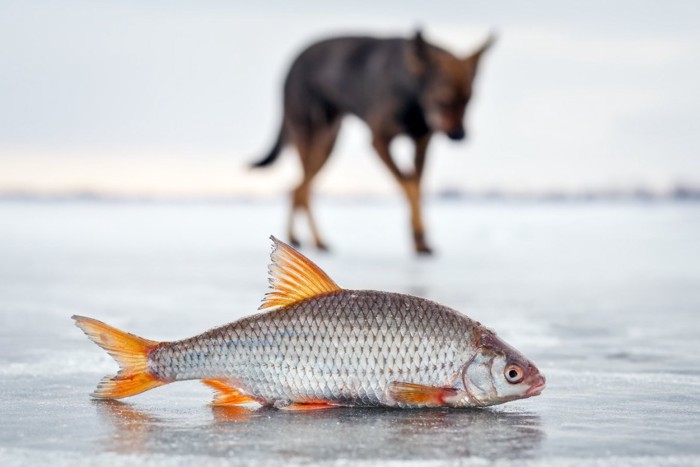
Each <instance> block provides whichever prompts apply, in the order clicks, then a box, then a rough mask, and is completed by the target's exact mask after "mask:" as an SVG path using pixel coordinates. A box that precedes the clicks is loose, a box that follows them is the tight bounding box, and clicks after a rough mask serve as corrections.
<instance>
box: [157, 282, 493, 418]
mask: <svg viewBox="0 0 700 467" xmlns="http://www.w3.org/2000/svg"><path fill="white" fill-rule="evenodd" d="M482 329H483V328H482V327H481V326H480V325H479V323H477V322H475V321H472V320H470V319H469V318H467V317H466V316H464V315H462V314H460V313H458V312H456V311H454V310H452V309H451V308H448V307H445V306H442V305H439V304H437V303H435V302H432V301H429V300H425V299H421V298H417V297H412V296H409V295H401V294H395V293H387V292H376V291H357V290H341V291H334V292H330V293H327V294H324V295H320V296H317V297H313V298H310V299H307V300H303V301H301V302H298V303H295V304H292V305H290V306H288V307H286V308H284V309H283V310H280V311H270V312H267V313H261V314H257V315H254V316H250V317H246V318H243V319H241V320H239V321H236V322H233V323H231V324H228V325H226V326H222V327H219V328H216V329H212V330H210V331H207V332H205V333H203V334H200V335H198V336H195V337H192V338H189V339H184V340H181V341H176V342H168V343H162V344H160V345H159V346H158V347H157V348H156V349H154V350H153V352H152V353H151V355H150V356H149V369H150V371H151V372H152V373H153V374H154V375H155V376H156V377H158V378H162V379H163V380H168V381H176V380H189V379H206V378H221V379H228V380H230V381H232V382H233V383H234V385H235V386H236V387H237V388H239V389H240V390H241V391H242V392H244V393H246V394H248V395H250V396H252V397H254V398H256V399H258V400H260V401H262V402H263V403H265V404H275V405H281V406H283V405H284V404H286V403H289V401H300V400H309V401H315V400H323V401H328V402H332V403H338V404H342V405H353V406H379V405H390V406H405V404H402V403H400V402H396V401H394V400H392V398H391V396H390V395H389V394H388V391H387V387H388V385H389V383H391V382H397V381H398V382H406V383H414V384H420V385H424V386H431V387H453V388H457V389H463V383H462V379H461V373H462V369H463V367H464V366H465V364H467V362H469V360H470V359H471V358H472V356H473V355H474V353H475V351H476V349H475V348H474V347H473V345H474V343H473V339H472V338H471V336H473V335H474V332H475V331H477V332H481V330H482ZM465 402H466V401H465Z"/></svg>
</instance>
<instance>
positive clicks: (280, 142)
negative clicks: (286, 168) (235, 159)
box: [250, 124, 284, 168]
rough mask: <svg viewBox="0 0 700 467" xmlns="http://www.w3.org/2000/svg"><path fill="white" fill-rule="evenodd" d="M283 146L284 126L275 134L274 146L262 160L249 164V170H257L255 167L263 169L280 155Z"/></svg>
mask: <svg viewBox="0 0 700 467" xmlns="http://www.w3.org/2000/svg"><path fill="white" fill-rule="evenodd" d="M283 146H284V124H282V126H281V127H280V131H279V133H278V134H277V140H276V141H275V145H274V146H273V147H272V149H270V152H269V153H267V155H266V156H265V158H264V159H262V160H259V161H258V162H253V163H252V164H250V166H251V168H257V167H265V166H267V165H270V164H272V163H273V162H274V161H275V159H277V156H279V155H280V152H282V147H283Z"/></svg>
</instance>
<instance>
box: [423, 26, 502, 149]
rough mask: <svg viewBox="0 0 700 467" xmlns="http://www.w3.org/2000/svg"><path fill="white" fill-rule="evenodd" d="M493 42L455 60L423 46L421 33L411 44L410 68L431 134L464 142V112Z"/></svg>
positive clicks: (433, 48)
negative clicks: (484, 57)
mask: <svg viewBox="0 0 700 467" xmlns="http://www.w3.org/2000/svg"><path fill="white" fill-rule="evenodd" d="M494 41H495V36H494V35H493V34H491V35H490V36H489V38H488V39H486V41H485V42H484V43H483V44H482V45H481V47H479V48H478V49H477V50H476V51H475V52H473V53H472V54H470V55H468V56H467V57H464V58H458V57H455V56H454V55H452V54H451V53H449V52H447V51H446V50H443V49H441V48H439V47H436V46H434V45H431V44H429V43H428V42H426V41H425V39H423V36H422V34H421V32H420V31H418V32H417V33H416V36H415V37H414V38H413V39H411V40H410V42H409V64H410V68H411V70H412V71H413V72H414V73H415V74H416V75H417V76H418V77H419V79H420V80H421V82H422V93H421V97H420V99H421V105H422V107H423V110H424V111H425V117H426V121H427V122H428V126H430V128H431V129H432V130H433V131H439V132H442V133H445V134H446V135H447V136H448V137H449V138H450V139H453V140H461V139H464V137H465V136H466V130H465V129H464V112H465V110H466V108H467V105H468V104H469V100H470V99H471V96H472V83H473V81H474V77H475V76H476V71H477V67H478V65H479V60H480V58H481V56H482V55H483V54H484V52H485V51H486V50H488V48H489V47H490V46H491V45H492V44H493V42H494Z"/></svg>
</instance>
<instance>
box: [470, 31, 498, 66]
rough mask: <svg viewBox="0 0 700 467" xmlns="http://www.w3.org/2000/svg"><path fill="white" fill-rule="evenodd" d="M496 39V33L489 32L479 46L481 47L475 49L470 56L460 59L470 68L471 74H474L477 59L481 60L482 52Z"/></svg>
mask: <svg viewBox="0 0 700 467" xmlns="http://www.w3.org/2000/svg"><path fill="white" fill-rule="evenodd" d="M496 37H497V36H496V33H495V32H493V31H491V33H490V34H489V37H487V38H486V40H485V41H484V43H483V44H481V47H479V48H478V49H476V50H475V51H474V52H473V53H472V54H471V55H469V56H467V57H466V58H464V59H462V61H463V62H464V63H465V65H466V66H467V67H469V68H471V70H472V72H473V73H475V72H476V67H477V65H478V64H479V59H481V56H482V55H483V54H484V52H486V51H487V50H488V49H489V48H491V46H492V45H493V43H494V42H496Z"/></svg>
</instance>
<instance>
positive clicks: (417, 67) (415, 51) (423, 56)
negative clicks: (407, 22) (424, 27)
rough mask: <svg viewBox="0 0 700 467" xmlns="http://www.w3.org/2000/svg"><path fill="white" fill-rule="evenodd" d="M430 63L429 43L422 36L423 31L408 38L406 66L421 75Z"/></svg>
mask: <svg viewBox="0 0 700 467" xmlns="http://www.w3.org/2000/svg"><path fill="white" fill-rule="evenodd" d="M429 64H430V44H428V43H427V42H426V41H425V39H424V38H423V31H421V30H420V29H417V30H416V35H415V36H413V38H412V39H409V40H408V67H409V69H410V70H411V71H412V72H413V73H414V74H415V75H417V76H422V75H423V74H424V73H425V71H426V69H427V68H428V65H429Z"/></svg>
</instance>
